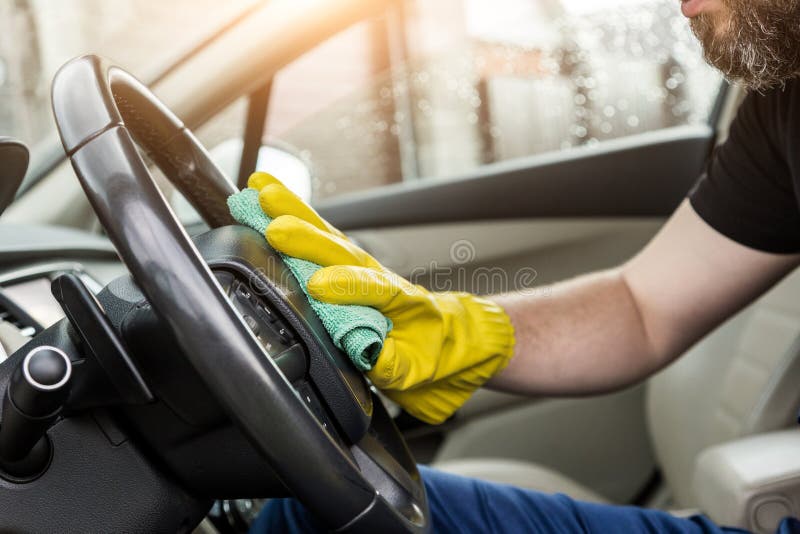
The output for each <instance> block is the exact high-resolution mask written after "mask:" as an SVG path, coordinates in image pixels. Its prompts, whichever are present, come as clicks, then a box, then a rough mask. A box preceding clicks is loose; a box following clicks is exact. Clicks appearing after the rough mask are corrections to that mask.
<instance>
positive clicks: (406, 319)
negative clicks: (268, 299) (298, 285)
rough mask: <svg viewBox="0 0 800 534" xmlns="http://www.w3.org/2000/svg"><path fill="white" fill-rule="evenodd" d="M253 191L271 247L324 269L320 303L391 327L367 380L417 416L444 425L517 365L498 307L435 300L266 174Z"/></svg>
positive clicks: (457, 296) (462, 298) (317, 283)
mask: <svg viewBox="0 0 800 534" xmlns="http://www.w3.org/2000/svg"><path fill="white" fill-rule="evenodd" d="M248 187H250V188H253V189H257V190H259V191H260V194H259V202H260V204H261V208H262V209H263V210H264V212H265V213H266V214H267V215H268V216H269V217H271V218H273V219H274V220H273V221H272V223H271V224H270V225H269V227H268V228H267V232H266V238H267V241H269V243H270V245H271V246H272V247H273V248H275V249H276V250H279V251H280V252H283V253H284V254H287V255H289V256H293V257H295V258H302V259H304V260H308V261H311V262H314V263H316V264H319V265H322V266H323V267H324V268H323V269H321V270H320V271H318V272H317V273H315V274H314V276H312V277H311V279H310V280H309V282H308V292H309V294H310V295H311V296H313V297H314V298H316V299H318V300H321V301H324V302H328V303H332V304H360V305H364V306H372V307H374V308H376V309H378V310H379V311H380V312H381V313H383V314H384V315H385V316H386V317H388V318H389V319H391V320H392V323H393V327H392V330H391V331H390V332H389V334H388V336H387V338H386V342H385V343H384V346H383V350H382V351H381V353H380V355H379V356H378V360H377V362H376V364H375V366H374V368H373V369H372V370H371V371H369V372H368V373H367V376H368V377H369V379H370V380H371V381H372V383H373V384H374V385H375V386H376V387H378V388H379V389H381V390H382V391H383V392H384V393H385V394H386V396H387V397H389V398H390V399H392V400H393V401H395V402H396V403H398V404H399V405H400V406H402V407H403V408H404V409H405V410H406V411H407V412H409V413H410V414H411V415H413V416H415V417H417V418H418V419H421V420H423V421H425V422H427V423H431V424H439V423H442V422H444V421H445V420H446V419H447V418H449V417H450V416H451V415H453V413H454V412H455V411H456V410H457V409H458V408H459V407H461V405H462V404H464V402H466V400H467V399H468V398H469V397H470V396H471V395H472V393H474V391H475V390H476V389H477V388H479V387H480V386H482V385H483V384H484V383H485V382H486V381H487V380H488V379H489V378H491V377H492V376H493V375H495V374H496V373H498V372H499V371H500V370H502V369H503V368H504V367H505V366H506V365H507V364H508V361H509V360H510V359H511V356H512V352H513V348H514V329H513V327H512V325H511V321H510V320H509V318H508V315H506V313H505V312H504V311H503V309H502V308H500V307H499V306H498V305H497V304H494V303H493V302H490V301H488V300H486V299H482V298H479V297H476V296H473V295H470V294H467V293H432V292H430V291H427V290H426V289H424V288H423V287H421V286H417V285H413V284H412V283H410V282H408V281H407V280H405V279H403V278H402V277H400V276H398V275H396V274H394V273H392V272H391V271H389V270H388V269H386V268H384V267H383V266H382V265H381V264H380V263H378V261H377V260H375V258H373V257H372V256H370V255H369V254H367V253H366V252H365V251H364V250H362V249H361V248H359V247H358V246H356V245H355V244H353V243H352V242H351V241H349V240H348V239H347V238H346V237H345V236H344V234H342V233H341V232H339V231H338V230H336V229H335V228H333V227H332V226H331V225H329V224H328V223H327V222H326V221H325V220H324V219H322V218H321V217H320V216H319V215H318V214H317V213H316V212H315V211H314V210H313V209H312V208H311V207H310V206H308V205H307V204H305V203H304V202H303V201H302V200H301V199H300V198H298V197H297V196H296V195H295V194H294V193H292V192H291V191H289V190H288V189H287V188H286V187H284V186H283V185H282V184H281V183H280V182H279V181H278V180H277V179H275V178H273V177H272V176H270V175H268V174H265V173H255V174H253V175H252V176H251V177H250V180H249V181H248Z"/></svg>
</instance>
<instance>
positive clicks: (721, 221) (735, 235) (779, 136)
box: [689, 79, 800, 254]
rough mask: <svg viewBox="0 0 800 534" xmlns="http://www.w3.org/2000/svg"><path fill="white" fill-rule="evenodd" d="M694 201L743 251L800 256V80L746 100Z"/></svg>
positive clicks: (693, 193)
mask: <svg viewBox="0 0 800 534" xmlns="http://www.w3.org/2000/svg"><path fill="white" fill-rule="evenodd" d="M689 199H690V201H691V204H692V206H693V207H694V209H695V211H696V212H697V213H698V214H699V215H700V217H701V218H702V219H703V220H705V221H706V222H707V223H708V224H709V225H711V226H712V227H713V228H715V229H716V230H717V231H718V232H720V233H722V234H724V235H726V236H728V237H729V238H731V239H733V240H734V241H736V242H738V243H741V244H742V245H745V246H748V247H751V248H755V249H758V250H763V251H765V252H774V253H784V254H785V253H793V252H800V80H798V79H794V80H792V81H790V82H789V83H787V84H786V87H785V88H783V89H780V88H779V89H773V90H770V91H768V92H766V93H765V94H758V93H750V94H749V95H748V96H747V97H746V98H745V101H744V102H743V103H742V106H741V107H740V109H739V112H738V114H737V116H736V119H735V120H734V122H733V124H732V125H731V131H730V137H729V138H728V140H727V141H726V142H725V143H724V144H722V145H721V146H720V147H718V148H717V149H716V151H715V152H714V156H713V157H712V158H711V162H710V163H709V164H708V168H707V169H706V172H705V173H704V174H703V176H702V177H701V178H700V180H699V181H698V182H697V185H695V187H694V189H693V190H692V191H691V192H690V193H689Z"/></svg>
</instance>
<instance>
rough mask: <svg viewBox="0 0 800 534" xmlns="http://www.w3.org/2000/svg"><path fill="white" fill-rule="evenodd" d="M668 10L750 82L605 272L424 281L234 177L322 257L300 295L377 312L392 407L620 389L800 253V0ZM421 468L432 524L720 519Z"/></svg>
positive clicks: (544, 526)
mask: <svg viewBox="0 0 800 534" xmlns="http://www.w3.org/2000/svg"><path fill="white" fill-rule="evenodd" d="M682 11H683V14H684V15H685V16H686V17H688V18H689V19H691V26H692V29H693V30H694V32H695V34H696V35H697V37H698V39H699V40H700V42H701V43H702V45H703V49H704V53H705V57H706V59H707V60H708V62H709V63H711V64H712V65H714V66H716V67H717V68H719V69H720V70H721V71H722V73H723V74H724V75H725V76H726V77H728V78H729V79H730V80H732V81H735V82H737V83H741V84H743V85H745V86H746V87H748V88H749V89H751V91H750V92H749V94H748V96H747V97H746V99H745V101H744V103H743V104H742V106H741V108H740V110H739V112H738V115H737V118H736V120H735V121H734V122H733V125H732V126H731V131H730V136H729V138H728V140H727V141H726V142H725V144H724V145H722V146H721V147H719V148H718V150H717V151H716V152H715V153H714V155H713V157H712V160H711V162H710V163H709V165H708V167H707V170H706V173H705V174H704V175H703V176H702V177H701V178H700V180H699V181H698V183H697V185H696V186H695V188H694V189H693V190H692V191H691V192H690V193H689V195H688V198H687V199H686V200H685V201H684V202H683V203H682V204H681V205H680V207H679V208H678V209H677V210H676V212H675V213H674V214H673V216H672V217H671V218H670V220H669V221H668V222H667V223H666V224H665V226H664V227H663V228H662V230H661V231H660V232H659V233H658V235H657V236H656V237H654V238H653V240H652V241H651V242H650V243H649V244H648V245H647V246H646V247H645V248H644V250H642V251H641V252H640V253H639V254H638V255H637V256H636V257H634V258H633V259H631V260H630V261H628V262H627V263H625V264H624V265H621V266H619V267H618V268H616V269H612V270H609V271H605V272H601V273H595V274H591V275H588V276H584V277H581V278H580V279H578V280H573V281H569V282H565V283H561V284H556V285H555V286H554V287H553V288H552V289H551V291H549V295H550V298H547V299H539V298H534V297H532V296H530V295H527V296H526V295H522V294H517V295H515V294H510V295H499V296H493V297H491V298H489V299H480V298H478V297H475V296H472V295H468V294H465V293H429V292H428V291H426V290H425V289H423V288H421V287H418V286H413V285H411V284H410V283H408V282H407V281H405V280H403V279H402V278H400V277H399V276H397V275H395V274H394V273H391V272H389V271H388V270H387V269H385V268H384V267H382V266H381V265H380V264H379V263H378V262H377V261H376V260H374V259H373V258H371V257H369V255H368V254H367V253H366V252H364V251H363V250H361V249H359V248H358V247H357V246H355V245H354V244H353V243H351V242H349V241H348V240H347V239H346V238H345V237H344V236H343V235H342V234H341V233H339V232H338V231H336V230H335V229H334V228H332V227H330V226H329V225H328V224H327V223H326V222H325V221H323V220H322V219H320V218H319V216H318V215H316V213H314V212H313V210H311V209H310V208H309V207H308V206H305V205H304V204H302V202H301V201H300V200H299V199H297V198H296V197H293V196H292V195H291V193H289V192H288V191H287V190H286V189H285V188H283V186H281V185H280V184H279V183H277V182H276V181H275V180H274V179H272V178H271V177H269V176H266V175H259V174H256V175H254V176H253V177H252V178H251V181H250V184H249V185H250V186H251V187H254V188H257V189H259V190H260V191H261V193H260V202H261V205H262V208H263V209H264V210H265V211H266V212H267V214H268V215H270V216H271V217H272V218H273V219H274V221H273V223H272V224H271V225H270V227H269V228H268V230H267V239H268V240H269V242H270V244H271V245H272V246H273V247H274V248H276V249H278V250H280V251H282V252H284V253H286V254H288V255H290V256H295V257H301V258H304V259H306V260H309V261H312V262H315V263H318V264H320V265H323V266H325V268H324V269H322V270H321V271H320V272H318V273H317V274H316V275H315V276H314V277H312V279H311V280H310V281H309V284H308V289H309V292H310V293H311V294H312V295H313V296H314V297H317V298H319V299H321V300H325V301H328V302H334V303H339V304H362V305H368V306H373V307H376V308H377V309H379V310H380V311H382V312H383V313H384V314H385V315H386V316H387V317H389V318H390V319H392V321H393V324H394V328H393V330H392V333H390V335H389V338H388V339H387V342H386V344H385V346H384V349H383V351H382V352H381V354H380V356H379V358H378V361H377V364H376V367H375V369H373V370H372V371H371V372H370V374H369V377H370V379H371V380H372V382H373V384H375V386H376V387H379V388H381V389H382V390H384V392H385V393H386V395H387V396H389V397H390V398H392V399H393V400H394V401H396V402H397V403H399V404H400V405H402V406H403V407H404V408H405V409H406V410H407V411H408V412H409V413H411V414H413V415H415V416H416V417H418V418H419V419H422V420H424V421H427V422H429V423H439V422H442V421H443V420H445V419H446V418H447V417H449V416H450V415H452V414H453V413H454V412H455V410H457V409H458V408H459V407H460V406H461V404H463V403H464V401H465V400H466V399H467V398H468V397H469V396H470V395H471V394H472V392H474V391H475V389H477V388H478V387H480V386H482V385H484V384H487V383H488V385H489V386H491V387H493V388H494V389H499V390H504V391H509V392H515V393H524V394H530V395H549V396H553V395H588V394H596V393H604V392H609V391H614V390H616V389H620V388H623V387H626V386H629V385H631V384H634V383H636V382H639V381H641V380H644V379H645V378H647V377H648V376H650V375H651V374H653V373H655V372H656V371H658V370H659V369H661V368H663V367H665V366H666V365H668V364H669V363H670V362H672V361H674V360H675V359H676V358H678V357H679V356H680V355H681V354H683V353H684V352H685V351H686V349H687V348H689V347H690V346H691V345H692V344H693V343H695V342H696V341H697V340H699V339H700V338H701V337H702V336H703V335H705V334H706V333H708V332H709V331H710V330H711V329H713V328H714V327H715V326H717V325H719V324H720V323H721V322H722V321H724V320H725V319H727V318H728V317H730V316H731V315H733V314H734V313H736V312H737V311H738V310H740V309H741V308H742V307H744V306H746V305H747V304H748V303H750V302H752V301H753V300H754V299H755V298H757V297H758V296H759V295H761V294H762V293H764V292H765V291H766V290H767V289H769V288H770V287H772V286H773V285H774V284H775V283H776V282H777V281H778V280H780V279H781V278H783V277H784V276H785V275H786V274H787V273H789V272H791V271H792V270H794V269H795V267H797V265H798V264H800V187H799V186H800V85H798V79H797V76H798V73H799V72H800V1H799V0H683V1H682ZM676 279H677V280H680V281H681V283H680V284H674V283H671V282H672V281H674V280H676ZM798 453H800V451H798ZM764 454H765V455H768V454H769V451H764ZM421 473H422V478H423V480H424V482H425V485H426V489H427V493H428V500H429V504H430V510H431V517H432V521H433V529H434V531H436V532H557V533H569V532H598V533H607V532H634V533H635V532H649V533H656V532H658V533H661V532H685V533H714V532H733V531H734V529H726V528H723V527H720V526H717V525H714V524H713V523H712V522H711V521H710V520H709V519H708V518H706V517H704V516H694V517H690V518H677V517H674V516H672V515H670V514H668V513H665V512H662V511H657V510H645V509H640V508H635V507H622V506H610V505H601V504H592V503H585V502H579V501H576V500H573V499H571V498H569V497H567V496H565V495H547V494H543V493H538V492H534V491H529V490H523V489H520V488H515V487H512V486H504V485H499V484H492V483H489V482H484V481H479V480H473V479H467V478H462V477H458V476H455V475H450V474H445V473H441V472H437V471H435V470H432V469H425V468H422V469H421ZM316 530H320V528H319V526H318V525H317V523H316V522H315V520H314V518H313V517H311V516H309V515H308V514H307V513H306V512H305V511H304V510H303V508H302V506H301V505H300V504H299V503H297V502H296V501H292V500H275V501H271V502H270V503H268V505H267V506H266V507H265V509H264V511H263V513H262V514H261V516H260V518H259V520H258V521H257V522H256V524H255V525H254V526H253V531H254V532H266V531H269V532H285V531H316ZM794 531H797V532H800V522H798V521H797V520H795V519H792V518H787V519H786V520H784V521H783V522H782V523H781V525H780V527H779V532H781V533H787V532H794ZM738 532H741V531H738Z"/></svg>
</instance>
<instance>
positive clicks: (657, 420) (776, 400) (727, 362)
mask: <svg viewBox="0 0 800 534" xmlns="http://www.w3.org/2000/svg"><path fill="white" fill-rule="evenodd" d="M798 384H800V273H798V272H795V273H793V274H792V275H790V276H789V277H788V278H787V279H786V280H784V281H783V282H781V283H780V284H779V285H778V286H777V287H776V288H774V289H773V290H772V291H770V292H769V293H768V294H767V295H765V296H764V297H762V298H761V299H760V300H759V301H757V302H756V303H754V304H753V305H752V306H750V307H748V308H747V309H745V310H744V311H743V312H741V313H740V314H738V315H737V316H736V317H734V318H733V319H731V320H730V321H728V322H727V323H725V324H724V325H723V326H721V327H720V328H719V329H717V330H716V331H715V332H713V333H712V334H710V335H709V336H707V337H706V338H705V339H704V340H703V341H701V342H700V343H698V344H697V345H696V346H695V347H694V348H693V349H691V350H690V351H689V352H688V353H687V354H686V355H685V356H684V357H683V358H681V359H680V360H679V361H678V362H677V363H675V364H673V365H672V366H670V367H669V368H668V369H666V370H664V371H662V372H661V373H659V374H658V375H657V376H655V377H653V378H652V379H651V380H650V381H649V383H648V386H647V388H648V389H647V397H646V398H647V419H648V427H649V432H650V437H651V440H652V443H653V447H654V449H655V455H656V458H657V460H658V465H659V466H660V468H661V471H662V474H663V476H664V479H665V481H666V484H667V488H668V490H669V494H670V497H671V502H670V503H669V505H670V506H671V507H684V508H690V507H693V506H694V505H695V502H696V501H695V498H694V495H692V490H691V480H692V474H693V470H694V462H695V458H696V457H697V455H698V454H699V453H700V452H701V451H702V450H703V449H705V448H707V447H709V446H711V445H715V444H719V443H723V442H725V441H730V440H733V439H736V438H739V437H742V436H747V435H751V434H757V433H762V432H768V431H772V430H777V429H781V428H786V427H788V426H790V425H792V424H795V423H794V421H795V417H796V415H797V413H796V412H797V409H798V405H799V404H800V387H798ZM435 465H436V467H438V468H441V469H443V470H445V471H449V472H453V473H458V474H462V475H465V476H473V477H477V478H482V479H486V480H491V481H495V482H500V483H507V484H514V485H517V486H521V487H525V488H529V489H538V490H542V491H546V492H550V493H566V494H568V495H571V496H573V497H575V498H578V499H582V500H589V501H596V502H602V501H604V500H605V499H604V498H603V497H602V496H601V495H598V494H597V493H596V492H594V491H592V490H591V489H590V488H587V487H585V486H582V485H581V484H579V483H577V482H575V481H573V480H571V479H569V478H567V477H565V476H563V475H561V474H559V473H556V472H553V471H551V470H549V469H546V468H545V467H542V466H538V465H535V464H531V463H526V462H518V461H509V460H502V459H492V458H471V459H458V460H452V459H450V460H449V461H447V462H443V463H437V464H435Z"/></svg>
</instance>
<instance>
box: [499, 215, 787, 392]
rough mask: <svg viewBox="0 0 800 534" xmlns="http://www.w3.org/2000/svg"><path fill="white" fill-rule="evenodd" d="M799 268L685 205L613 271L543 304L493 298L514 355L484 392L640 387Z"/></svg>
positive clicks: (568, 285)
mask: <svg viewBox="0 0 800 534" xmlns="http://www.w3.org/2000/svg"><path fill="white" fill-rule="evenodd" d="M798 264H800V255H798V254H791V255H788V254H771V253H766V252H760V251H757V250H753V249H751V248H748V247H745V246H743V245H740V244H739V243H736V242H734V241H732V240H730V239H728V238H727V237H725V236H723V235H721V234H720V233H718V232H717V231H716V230H714V229H713V228H711V227H710V226H709V225H708V224H706V223H705V222H704V221H703V220H702V219H700V217H699V216H698V215H697V214H696V213H695V211H694V209H693V208H692V207H691V205H690V204H689V203H688V202H687V201H684V202H683V203H682V204H681V206H680V207H679V208H678V210H677V211H676V212H675V214H674V215H673V216H672V217H671V218H670V220H669V221H668V222H667V223H666V224H665V225H664V227H663V228H662V229H661V231H660V232H659V233H658V235H657V236H656V237H655V238H654V239H653V240H652V241H651V242H650V243H649V244H648V245H647V246H646V247H645V248H644V250H643V251H642V252H640V253H639V254H638V255H637V256H636V257H634V258H632V259H631V260H630V261H628V262H626V263H625V264H624V265H623V266H621V267H619V268H618V269H613V270H610V271H605V272H602V273H597V274H591V275H587V276H584V277H582V278H578V279H576V280H573V281H570V282H565V283H562V284H556V285H554V286H553V287H552V288H551V289H552V290H551V291H549V292H548V296H546V297H539V298H536V297H531V296H530V295H528V296H525V295H513V294H512V295H504V296H498V297H494V298H493V299H494V300H495V301H496V302H497V303H498V304H500V305H501V306H502V307H503V308H504V309H505V310H506V312H507V313H508V315H509V316H510V317H511V321H512V323H513V324H514V328H515V330H516V341H517V343H516V348H515V355H514V357H513V359H512V360H511V363H510V364H509V365H508V367H507V368H506V369H505V370H504V371H503V372H502V373H500V374H499V375H498V376H496V377H495V378H494V379H492V381H491V382H490V383H489V386H490V387H494V388H496V389H502V390H506V391H515V392H520V393H528V394H533V395H588V394H592V393H602V392H607V391H611V390H614V389H619V388H622V387H625V386H627V385H630V384H633V383H635V382H637V381H639V380H642V379H644V378H646V377H647V376H649V375H650V374H652V373H653V372H655V371H657V370H658V369H660V368H661V367H663V366H665V365H667V364H668V363H669V362H670V361H672V360H673V359H675V358H677V357H678V356H679V355H681V354H683V353H684V352H685V351H686V350H687V349H688V348H689V347H690V346H691V345H692V344H693V343H695V342H696V341H697V340H698V339H700V338H701V337H702V336H703V335H705V334H706V333H707V332H709V331H711V330H712V329H713V328H714V327H715V326H717V325H718V324H720V323H721V322H722V321H724V320H725V319H726V318H728V317H730V316H731V315H732V314H734V313H736V312H737V311H738V310H739V309H741V308H742V307H743V306H745V305H746V304H748V303H749V302H751V301H752V300H753V299H754V298H755V297H756V296H758V295H760V294H762V293H763V292H764V291H766V290H767V289H768V288H770V287H771V286H772V285H773V284H775V283H776V282H777V281H778V280H780V279H781V278H782V277H783V276H785V275H786V274H787V273H788V272H790V271H791V270H792V269H794V268H795V267H797V265H798Z"/></svg>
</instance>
